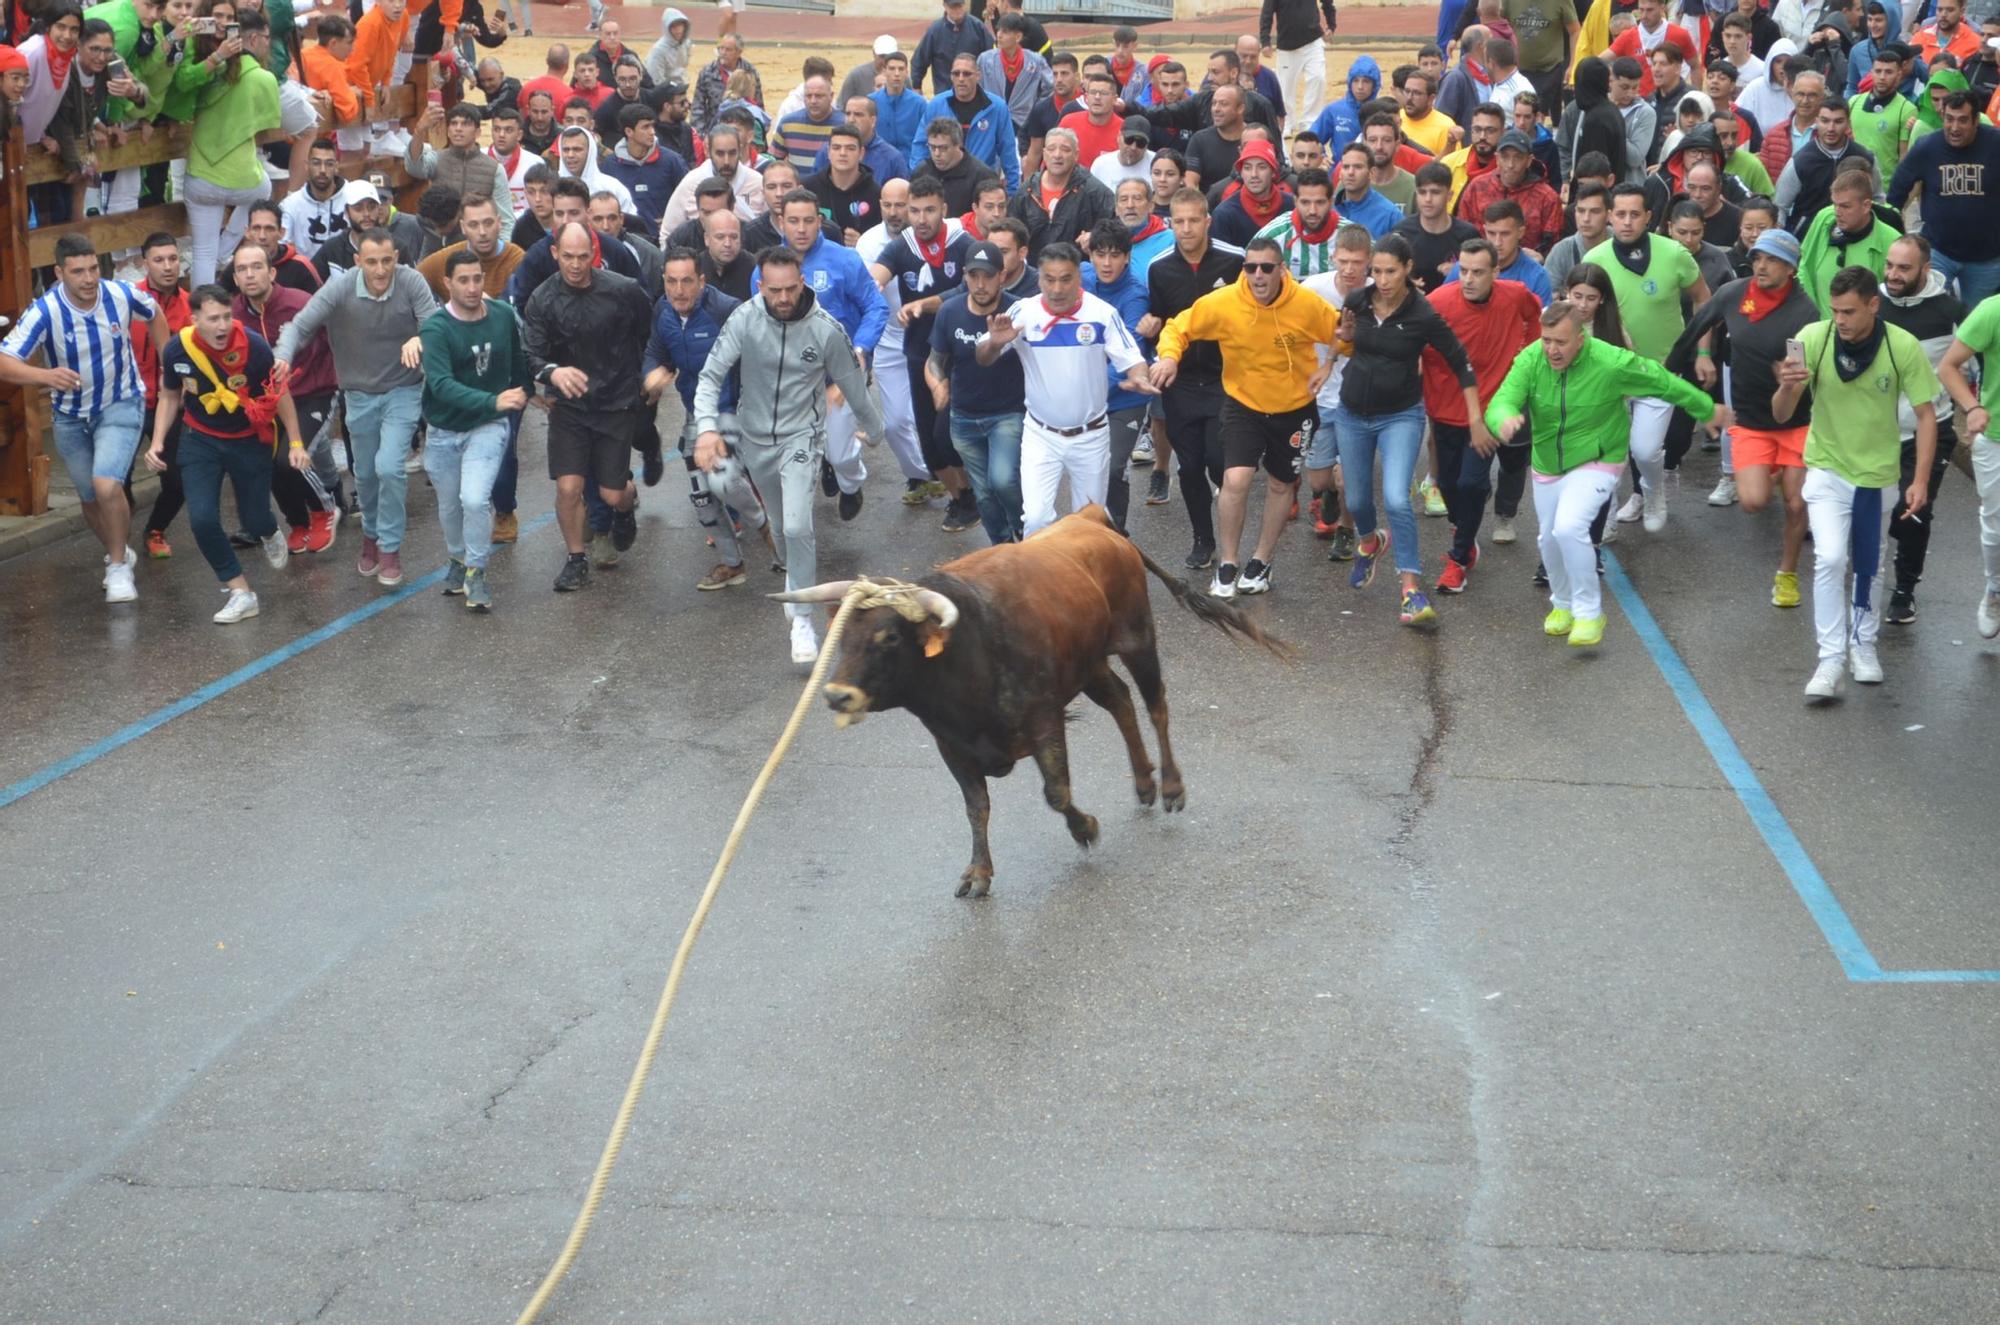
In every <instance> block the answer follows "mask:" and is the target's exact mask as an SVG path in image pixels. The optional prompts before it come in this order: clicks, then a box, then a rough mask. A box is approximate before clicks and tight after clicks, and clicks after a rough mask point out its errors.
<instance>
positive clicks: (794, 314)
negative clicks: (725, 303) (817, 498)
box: [694, 246, 883, 663]
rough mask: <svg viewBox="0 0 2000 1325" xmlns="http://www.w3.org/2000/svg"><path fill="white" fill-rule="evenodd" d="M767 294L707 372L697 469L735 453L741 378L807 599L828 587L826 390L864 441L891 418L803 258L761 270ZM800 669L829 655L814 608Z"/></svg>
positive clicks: (768, 489)
mask: <svg viewBox="0 0 2000 1325" xmlns="http://www.w3.org/2000/svg"><path fill="white" fill-rule="evenodd" d="M758 272H759V275H760V277H761V279H762V288H761V289H760V291H759V293H757V294H756V295H753V296H752V297H751V298H750V299H749V300H747V301H745V302H744V303H743V304H741V305H739V306H738V307H737V309H736V311H735V312H733V313H731V314H730V315H729V320H728V321H727V322H725V323H723V324H722V334H721V335H720V336H719V337H717V338H716V341H715V345H714V347H713V348H712V349H710V350H709V352H708V362H707V363H705V364H703V365H702V369H701V381H700V383H699V384H698V385H697V386H696V387H695V393H694V427H695V433H696V436H695V451H694V462H695V464H696V466H698V467H699V468H701V469H704V470H712V469H714V467H715V462H716V460H717V458H719V457H720V456H723V455H726V454H729V453H730V450H729V446H728V444H727V443H725V442H724V440H723V436H722V408H721V402H722V389H723V383H724V382H725V381H726V380H727V379H728V377H729V374H730V372H731V371H732V370H734V371H736V372H737V374H738V376H739V379H740V381H741V383H742V390H741V393H740V394H739V396H738V398H737V403H736V431H737V437H738V441H739V443H740V445H738V446H737V448H736V453H737V454H739V455H740V456H741V457H742V459H743V461H744V463H745V464H746V465H747V466H748V468H749V470H750V477H751V478H752V479H753V480H754V481H755V482H756V484H757V490H758V492H760V493H761V494H763V498H764V506H765V508H766V509H767V510H768V511H769V512H770V516H771V524H772V525H773V527H774V528H775V529H776V531H777V537H778V540H779V541H778V551H779V554H780V555H781V556H782V558H783V559H784V563H785V587H786V588H787V589H805V588H810V587H811V586H812V585H814V584H816V583H818V580H819V545H818V541H817V540H816V538H815V537H814V534H813V499H814V495H815V493H816V492H817V490H818V486H819V466H820V457H821V456H822V455H823V454H824V453H825V451H826V441H827V437H826V423H827V420H826V415H827V410H826V388H827V386H828V385H829V384H831V385H833V386H837V387H839V388H840V391H841V394H842V395H844V396H846V397H847V401H848V405H849V407H850V408H851V409H852V410H853V411H854V417H855V420H856V422H857V423H858V424H859V425H860V433H859V435H860V436H862V437H880V436H881V435H882V434H883V423H882V414H881V411H880V410H878V409H877V408H876V406H875V400H874V397H873V395H872V394H871V393H870V392H869V390H868V374H867V370H866V369H864V368H863V367H862V366H861V359H860V356H859V355H858V354H856V353H855V350H854V342H852V341H851V340H849V339H848V337H847V332H846V331H845V330H844V329H843V328H842V327H841V325H840V323H838V322H836V321H835V320H834V319H833V316H832V314H830V313H828V312H826V310H824V309H822V308H821V307H820V306H819V303H818V301H816V300H815V299H814V298H813V293H812V290H811V289H809V288H808V287H807V286H806V283H805V280H804V278H803V277H802V276H801V274H800V271H799V258H798V255H797V254H796V253H794V252H792V250H791V249H789V248H785V247H783V246H780V247H777V248H773V249H770V250H768V251H767V252H766V253H765V254H764V256H763V258H762V259H761V260H760V261H759V264H758ZM789 611H790V613H791V617H792V661H793V662H795V663H810V662H812V660H813V659H814V658H815V657H817V656H818V654H819V637H818V636H817V635H816V634H815V633H814V631H813V624H812V608H811V606H810V605H802V604H792V605H790V607H789Z"/></svg>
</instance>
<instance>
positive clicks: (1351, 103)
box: [1312, 55, 1382, 161]
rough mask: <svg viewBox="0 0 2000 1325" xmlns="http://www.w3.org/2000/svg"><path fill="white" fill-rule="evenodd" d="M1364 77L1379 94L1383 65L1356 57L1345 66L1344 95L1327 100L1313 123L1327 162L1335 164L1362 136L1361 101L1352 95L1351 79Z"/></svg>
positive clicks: (1368, 57) (1364, 56) (1363, 56)
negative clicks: (1351, 144) (1372, 84)
mask: <svg viewBox="0 0 2000 1325" xmlns="http://www.w3.org/2000/svg"><path fill="white" fill-rule="evenodd" d="M1357 78H1367V79H1372V80H1374V83H1375V93H1376V95H1378V96H1379V95H1380V94H1381V91H1382V66H1381V65H1379V64H1377V63H1375V60H1374V57H1373V56H1368V55H1362V56H1357V57H1356V58H1355V61H1354V63H1353V64H1351V65H1349V66H1348V67H1347V95H1346V96H1344V97H1342V98H1341V99H1340V100H1338V101H1330V102H1328V103H1327V105H1326V109H1324V110H1322V111H1321V112H1320V113H1319V118H1318V119H1316V120H1314V121H1313V126H1312V127H1313V132H1314V133H1315V134H1318V135H1319V140H1320V142H1321V143H1323V144H1324V145H1325V147H1326V156H1327V160H1329V161H1338V160H1339V159H1340V154H1341V152H1342V151H1343V150H1344V149H1345V148H1346V147H1347V145H1348V144H1349V143H1351V142H1353V141H1354V140H1355V139H1356V138H1359V137H1360V136H1361V99H1359V98H1357V97H1356V96H1355V95H1354V80H1355V79H1357Z"/></svg>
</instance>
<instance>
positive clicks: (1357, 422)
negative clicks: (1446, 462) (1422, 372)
mask: <svg viewBox="0 0 2000 1325" xmlns="http://www.w3.org/2000/svg"><path fill="white" fill-rule="evenodd" d="M1423 449H1424V407H1423V405H1422V404H1416V405H1412V406H1410V407H1409V408H1408V409H1400V410H1396V411H1395V412H1394V413H1390V414H1357V413H1355V412H1354V411H1353V410H1342V411H1341V412H1340V469H1341V473H1343V474H1344V475H1346V477H1347V509H1348V511H1349V512H1350V513H1351V514H1352V515H1353V516H1354V533H1355V535H1356V536H1357V537H1359V538H1367V537H1369V536H1370V535H1372V534H1373V533H1374V532H1375V455H1376V452H1378V451H1379V452H1380V453H1381V455H1382V504H1383V505H1384V506H1386V507H1387V508H1388V515H1389V540H1390V543H1391V548H1390V551H1391V553H1392V554H1393V555H1394V557H1395V559H1396V571H1397V573H1398V574H1403V575H1415V574H1419V573H1420V572H1421V571H1422V569H1423V563H1422V561H1421V560H1419V558H1418V556H1417V517H1416V513H1415V512H1414V511H1412V510H1411V509H1410V480H1411V479H1412V478H1413V477H1414V476H1415V474H1416V472H1417V457H1418V455H1420V454H1422V452H1423Z"/></svg>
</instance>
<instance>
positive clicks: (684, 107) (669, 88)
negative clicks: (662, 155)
mask: <svg viewBox="0 0 2000 1325" xmlns="http://www.w3.org/2000/svg"><path fill="white" fill-rule="evenodd" d="M649 100H650V101H651V102H652V106H653V111H654V116H655V120H654V140H655V141H656V142H657V143H658V144H659V145H660V148H661V150H663V151H667V152H672V153H673V154H674V155H675V156H677V157H679V158H680V159H681V160H682V161H684V162H686V163H687V164H688V165H689V166H690V167H693V166H698V165H700V164H701V163H702V160H703V159H704V158H703V156H702V142H701V136H700V135H699V134H697V133H696V132H695V131H694V125H692V124H690V123H688V86H687V83H686V82H685V81H683V80H681V79H678V78H670V79H668V80H667V81H666V82H664V83H662V84H660V85H659V86H658V87H656V88H654V89H653V95H652V96H651V97H650V98H649Z"/></svg>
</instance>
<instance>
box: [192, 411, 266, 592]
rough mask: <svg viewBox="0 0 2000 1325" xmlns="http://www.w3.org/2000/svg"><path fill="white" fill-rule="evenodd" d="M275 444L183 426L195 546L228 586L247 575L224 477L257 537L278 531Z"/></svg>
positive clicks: (250, 531) (238, 512) (241, 515)
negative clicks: (229, 529) (225, 509)
mask: <svg viewBox="0 0 2000 1325" xmlns="http://www.w3.org/2000/svg"><path fill="white" fill-rule="evenodd" d="M271 465H272V460H271V448H270V447H268V446H265V445H264V444H262V443H261V442H244V441H228V440H225V439H223V438H220V437H210V436H209V435H208V434H207V433H205V432H201V431H200V430H198V429H195V428H189V427H183V428H182V429H181V440H180V466H181V486H182V487H183V488H184V489H185V490H186V493H187V515H188V525H189V527H190V528H192V529H193V530H194V541H195V545H196V546H197V547H199V548H200V549H201V555H202V557H203V558H204V559H206V560H207V562H208V566H209V569H210V570H212V571H214V572H215V578H216V579H217V580H219V581H221V582H222V583H224V584H227V583H229V582H230V581H231V580H233V579H235V578H236V577H237V576H239V575H241V574H242V573H243V563H242V562H240V561H238V560H237V559H236V549H235V548H233V547H231V546H230V545H229V535H228V534H226V533H224V532H223V529H222V480H223V477H224V476H225V475H227V476H228V478H229V485H230V487H231V488H233V489H235V492H236V519H237V521H238V523H240V524H241V525H242V526H243V531H244V532H245V533H247V534H249V535H251V536H252V537H253V538H269V537H270V536H271V535H272V534H274V533H276V532H277V531H278V517H277V516H276V515H274V514H272V511H271Z"/></svg>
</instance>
